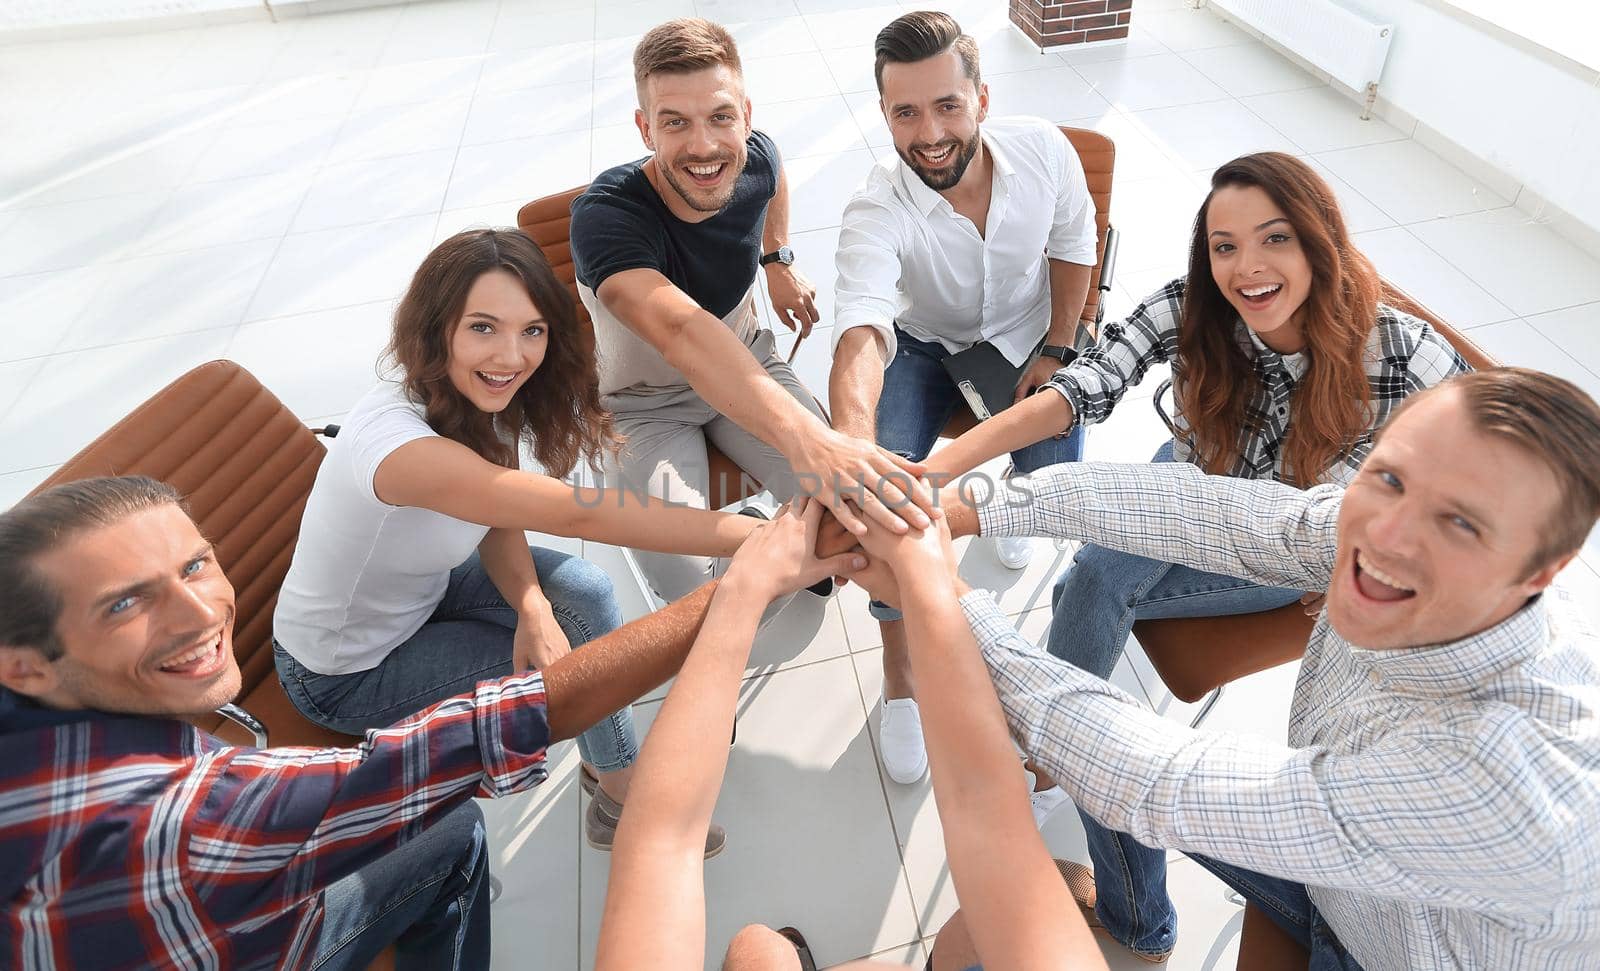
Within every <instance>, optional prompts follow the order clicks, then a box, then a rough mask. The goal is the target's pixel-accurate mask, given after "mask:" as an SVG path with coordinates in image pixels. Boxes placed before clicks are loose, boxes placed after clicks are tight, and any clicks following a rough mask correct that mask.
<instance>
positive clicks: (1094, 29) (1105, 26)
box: [1009, 0, 1133, 47]
mask: <svg viewBox="0 0 1600 971" xmlns="http://www.w3.org/2000/svg"><path fill="white" fill-rule="evenodd" d="M1009 9H1010V13H1011V22H1012V23H1014V24H1016V25H1017V27H1018V28H1019V29H1020V30H1021V31H1022V32H1023V33H1024V34H1027V35H1028V39H1029V40H1031V41H1033V42H1034V43H1035V44H1038V45H1039V46H1040V47H1060V46H1061V45H1063V44H1086V43H1090V42H1092V41H1097V40H1117V39H1120V38H1124V37H1127V36H1128V23H1129V21H1131V20H1132V19H1133V0H1009Z"/></svg>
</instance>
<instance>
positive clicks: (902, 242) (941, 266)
mask: <svg viewBox="0 0 1600 971" xmlns="http://www.w3.org/2000/svg"><path fill="white" fill-rule="evenodd" d="M980 134H981V137H982V138H983V146H984V149H985V150H986V151H987V152H988V153H989V157H990V159H991V160H992V162H993V165H994V188H993V196H992V197H991V199H990V202H989V215H988V218H987V220H986V225H985V231H984V232H983V233H982V234H980V233H979V232H978V229H977V227H976V226H974V225H973V224H972V220H970V219H968V218H967V217H966V216H963V215H961V214H960V213H958V212H956V211H955V208H954V207H953V206H951V205H950V203H949V201H947V200H946V199H945V198H944V196H942V195H940V194H939V193H938V192H935V191H934V190H933V189H930V188H928V186H927V184H926V183H924V182H923V181H922V179H921V178H919V177H918V176H917V174H916V173H915V172H913V171H912V170H911V168H910V167H909V166H907V165H906V164H905V162H903V161H901V160H899V159H895V160H894V162H893V163H892V164H887V163H881V164H879V165H875V166H873V169H872V172H871V173H870V174H869V175H868V176H867V181H866V184H865V185H863V186H862V187H861V188H860V189H858V190H856V193H855V195H854V196H852V197H851V199H850V202H849V204H848V205H846V206H845V210H844V220H843V225H842V226H841V227H840V230H839V249H838V252H837V254H836V256H835V262H836V263H837V266H838V270H839V280H838V284H837V285H836V287H835V295H836V299H835V306H836V320H835V326H834V331H833V342H834V347H835V348H837V347H838V343H839V338H840V337H841V336H843V335H844V333H845V331H847V330H850V329H851V328H853V327H871V328H873V329H874V330H875V331H877V332H878V334H880V335H881V336H882V338H883V342H884V351H885V353H884V360H885V361H886V362H887V361H892V360H894V353H895V337H894V325H895V323H896V322H897V321H898V323H899V325H900V327H901V329H903V330H904V331H905V332H906V333H908V334H910V335H912V336H913V337H916V338H918V339H920V340H926V341H937V342H938V343H940V344H941V345H943V346H944V348H945V349H946V350H947V351H949V352H951V353H952V354H953V353H956V352H957V351H963V350H966V349H967V348H968V347H971V346H972V345H973V344H976V343H978V342H979V341H989V342H990V343H992V344H994V346H995V347H996V348H998V349H999V351H1000V352H1001V353H1002V354H1004V355H1005V357H1006V359H1007V360H1009V361H1010V362H1011V363H1012V364H1015V365H1019V366H1020V365H1022V364H1024V363H1026V361H1027V357H1028V354H1029V353H1030V352H1031V351H1032V350H1033V348H1034V347H1035V345H1037V344H1038V343H1039V341H1040V340H1041V339H1042V338H1043V337H1044V336H1045V332H1046V331H1047V330H1049V328H1050V274H1049V269H1048V264H1047V263H1046V259H1047V258H1048V259H1052V260H1062V261H1064V262H1067V263H1077V264H1080V265H1082V266H1093V265H1094V262H1095V255H1096V254H1095V244H1096V239H1097V237H1096V228H1095V208H1094V199H1093V197H1091V196H1090V195H1089V187H1088V184H1087V183H1086V182H1085V181H1084V176H1083V163H1082V162H1081V161H1079V159H1078V153H1077V152H1076V151H1075V150H1074V149H1073V147H1072V143H1071V142H1068V141H1067V139H1066V138H1065V137H1064V136H1063V135H1062V134H1061V130H1060V129H1059V128H1057V127H1056V126H1055V125H1052V124H1050V123H1049V122H1047V121H1042V120H1040V119H1038V118H1021V117H1019V118H996V119H990V120H989V121H986V122H984V124H983V126H982V128H981V129H980Z"/></svg>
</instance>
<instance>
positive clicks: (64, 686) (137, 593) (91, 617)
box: [6, 503, 240, 715]
mask: <svg viewBox="0 0 1600 971" xmlns="http://www.w3.org/2000/svg"><path fill="white" fill-rule="evenodd" d="M35 567H36V568H37V569H38V570H39V572H40V573H41V574H43V576H44V577H45V579H46V581H47V582H48V583H49V584H50V586H51V588H52V589H54V590H55V591H56V593H57V595H58V596H59V597H60V598H61V603H62V607H61V613H60V616H59V617H58V618H57V620H56V637H57V639H58V640H59V641H60V643H61V645H62V649H63V653H62V655H61V656H60V657H59V658H57V659H56V660H54V661H45V660H44V657H43V655H42V654H38V653H37V652H28V653H26V654H24V653H21V652H16V653H13V654H12V655H11V656H10V658H9V660H8V663H7V665H6V673H7V679H6V680H7V683H8V685H9V686H11V687H13V688H14V689H15V690H18V691H21V692H22V693H24V694H27V695H30V696H32V697H34V698H37V699H38V700H40V701H41V702H43V703H44V704H47V705H50V706H52V707H56V708H67V709H77V708H92V709H95V710H98V711H108V712H127V713H133V714H152V715H198V714H202V713H204V712H209V711H214V710H216V709H217V708H219V707H221V706H222V705H224V704H226V703H228V702H230V701H232V700H233V699H234V697H235V696H236V695H237V694H238V693H239V684H240V681H239V665H238V662H237V661H235V660H234V656H233V616H234V602H233V586H232V585H231V584H230V583H228V578H227V577H225V576H223V574H222V568H221V567H219V566H218V565H217V561H216V557H215V556H214V555H213V554H212V550H211V544H210V543H208V542H206V540H205V538H204V537H203V536H201V535H200V531H199V530H198V529H196V528H195V525H194V522H193V520H191V519H190V518H189V516H188V515H187V514H186V513H185V512H184V511H183V510H182V509H180V508H179V507H178V506H176V505H173V504H170V503H168V504H162V505H158V506H154V507H152V508H149V509H144V510H141V511H139V512H135V513H130V514H128V515H127V516H125V517H123V518H122V519H120V520H118V521H117V522H116V523H114V524H112V525H110V526H103V527H98V528H93V529H85V530H82V531H80V532H78V533H75V534H73V535H71V536H69V537H68V539H67V540H66V541H65V542H63V543H61V544H60V545H59V546H57V547H56V548H55V549H53V550H51V551H49V552H47V553H44V554H42V555H40V556H39V557H38V558H37V560H36V561H35ZM29 654H31V655H32V662H29ZM24 663H31V664H32V666H31V667H29V668H28V670H26V671H23V670H21V668H20V667H19V665H21V664H24Z"/></svg>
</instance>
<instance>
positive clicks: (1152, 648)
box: [1133, 281, 1500, 725]
mask: <svg viewBox="0 0 1600 971" xmlns="http://www.w3.org/2000/svg"><path fill="white" fill-rule="evenodd" d="M1383 286H1384V290H1383V298H1382V299H1383V302H1384V303H1387V304H1388V305H1389V306H1391V307H1394V308H1395V309H1397V310H1403V311H1405V312H1406V313H1409V314H1412V315H1413V316H1416V317H1420V318H1422V319H1423V320H1426V321H1427V322H1428V323H1429V324H1432V325H1433V327H1434V329H1436V330H1438V331H1439V333H1440V334H1442V335H1444V337H1445V339H1446V340H1448V341H1449V342H1450V343H1451V345H1452V346H1454V347H1455V349H1456V352H1457V353H1459V354H1460V355H1461V357H1462V358H1463V359H1464V360H1465V361H1466V362H1467V363H1468V364H1470V365H1471V366H1472V367H1473V368H1474V369H1476V370H1483V369H1485V368H1492V367H1498V366H1499V363H1500V362H1498V361H1496V360H1495V359H1494V358H1493V357H1490V356H1489V354H1488V352H1486V351H1485V350H1484V349H1483V348H1481V347H1479V346H1478V345H1477V344H1476V343H1474V342H1473V340H1472V339H1471V338H1470V337H1468V336H1466V335H1465V334H1463V333H1461V332H1460V331H1458V330H1456V329H1455V328H1454V327H1451V326H1450V325H1449V324H1447V323H1445V322H1444V321H1443V320H1441V319H1440V318H1439V317H1438V316H1437V315H1435V314H1434V313H1433V312H1432V311H1430V310H1428V308H1426V307H1424V306H1423V305H1422V304H1421V303H1419V302H1417V300H1416V299H1415V298H1413V297H1412V296H1411V295H1410V294H1408V293H1406V292H1405V291H1404V290H1401V289H1400V288H1399V287H1397V286H1395V285H1394V284H1392V283H1389V282H1387V281H1385V282H1384V285H1383ZM1314 623H1315V618H1313V617H1307V616H1306V614H1305V611H1304V610H1303V609H1301V607H1300V605H1299V604H1298V603H1292V604H1289V605H1288V606H1285V607H1279V608H1278V609H1276V610H1267V611H1262V612H1260V613H1254V614H1239V615H1236V616H1232V617H1183V618H1174V619H1171V620H1140V621H1135V622H1134V625H1133V636H1134V638H1135V639H1137V640H1138V642H1139V646H1140V647H1141V648H1143V649H1144V653H1145V656H1146V657H1148V658H1149V659H1150V666H1151V667H1153V668H1155V670H1156V673H1157V674H1159V675H1160V676H1161V680H1162V681H1163V682H1164V683H1165V684H1166V686H1167V690H1168V691H1170V692H1172V695H1173V697H1175V698H1178V699H1179V700H1180V701H1186V702H1196V701H1199V700H1200V699H1202V698H1205V699H1206V701H1205V704H1204V705H1203V706H1202V707H1201V709H1200V711H1199V713H1197V714H1196V715H1195V718H1194V721H1193V722H1192V724H1195V725H1198V724H1199V723H1200V722H1201V721H1203V720H1204V719H1205V717H1206V715H1208V714H1209V713H1210V711H1211V708H1212V707H1213V706H1214V705H1215V704H1216V703H1217V700H1218V698H1219V697H1220V696H1221V691H1222V687H1223V685H1225V684H1227V683H1228V682H1229V681H1234V680H1236V679H1238V678H1242V677H1244V676H1246V675H1249V674H1254V673H1256V672H1257V671H1264V670H1266V669H1267V668H1270V667H1276V666H1277V665H1279V664H1284V663H1286V662H1289V661H1293V660H1296V659H1298V658H1299V657H1301V656H1302V655H1303V654H1305V651H1306V640H1307V638H1309V637H1310V636H1311V628H1312V626H1313V625H1314Z"/></svg>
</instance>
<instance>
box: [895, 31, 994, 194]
mask: <svg viewBox="0 0 1600 971" xmlns="http://www.w3.org/2000/svg"><path fill="white" fill-rule="evenodd" d="M879 106H880V107H881V108H882V109H883V117H884V120H886V121H887V122H888V123H889V132H890V134H891V135H892V136H893V137H894V150H895V152H897V153H898V154H899V156H900V159H901V161H903V162H905V163H906V165H908V166H910V168H911V171H913V172H915V173H917V177H918V178H920V179H921V180H922V181H923V183H924V184H925V185H927V186H928V188H930V189H933V190H935V191H940V192H942V191H944V190H945V189H951V188H954V187H955V186H956V185H957V184H959V183H960V182H961V177H962V176H963V175H965V174H966V172H967V167H968V166H969V165H971V164H972V160H973V159H974V158H975V157H976V156H977V154H978V150H979V148H980V147H981V141H980V138H979V134H978V126H979V124H980V123H982V121H983V119H984V118H985V117H987V116H988V114H989V86H988V85H986V84H976V85H975V84H973V82H972V79H971V78H968V77H967V72H966V67H965V65H964V64H963V63H962V60H961V55H960V54H958V53H956V51H955V50H953V49H952V50H948V51H945V52H944V53H942V54H936V55H934V56H933V57H929V58H924V59H923V60H920V61H912V62H910V63H894V62H891V63H887V64H885V65H884V66H883V97H882V100H881V101H880V103H879Z"/></svg>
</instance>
